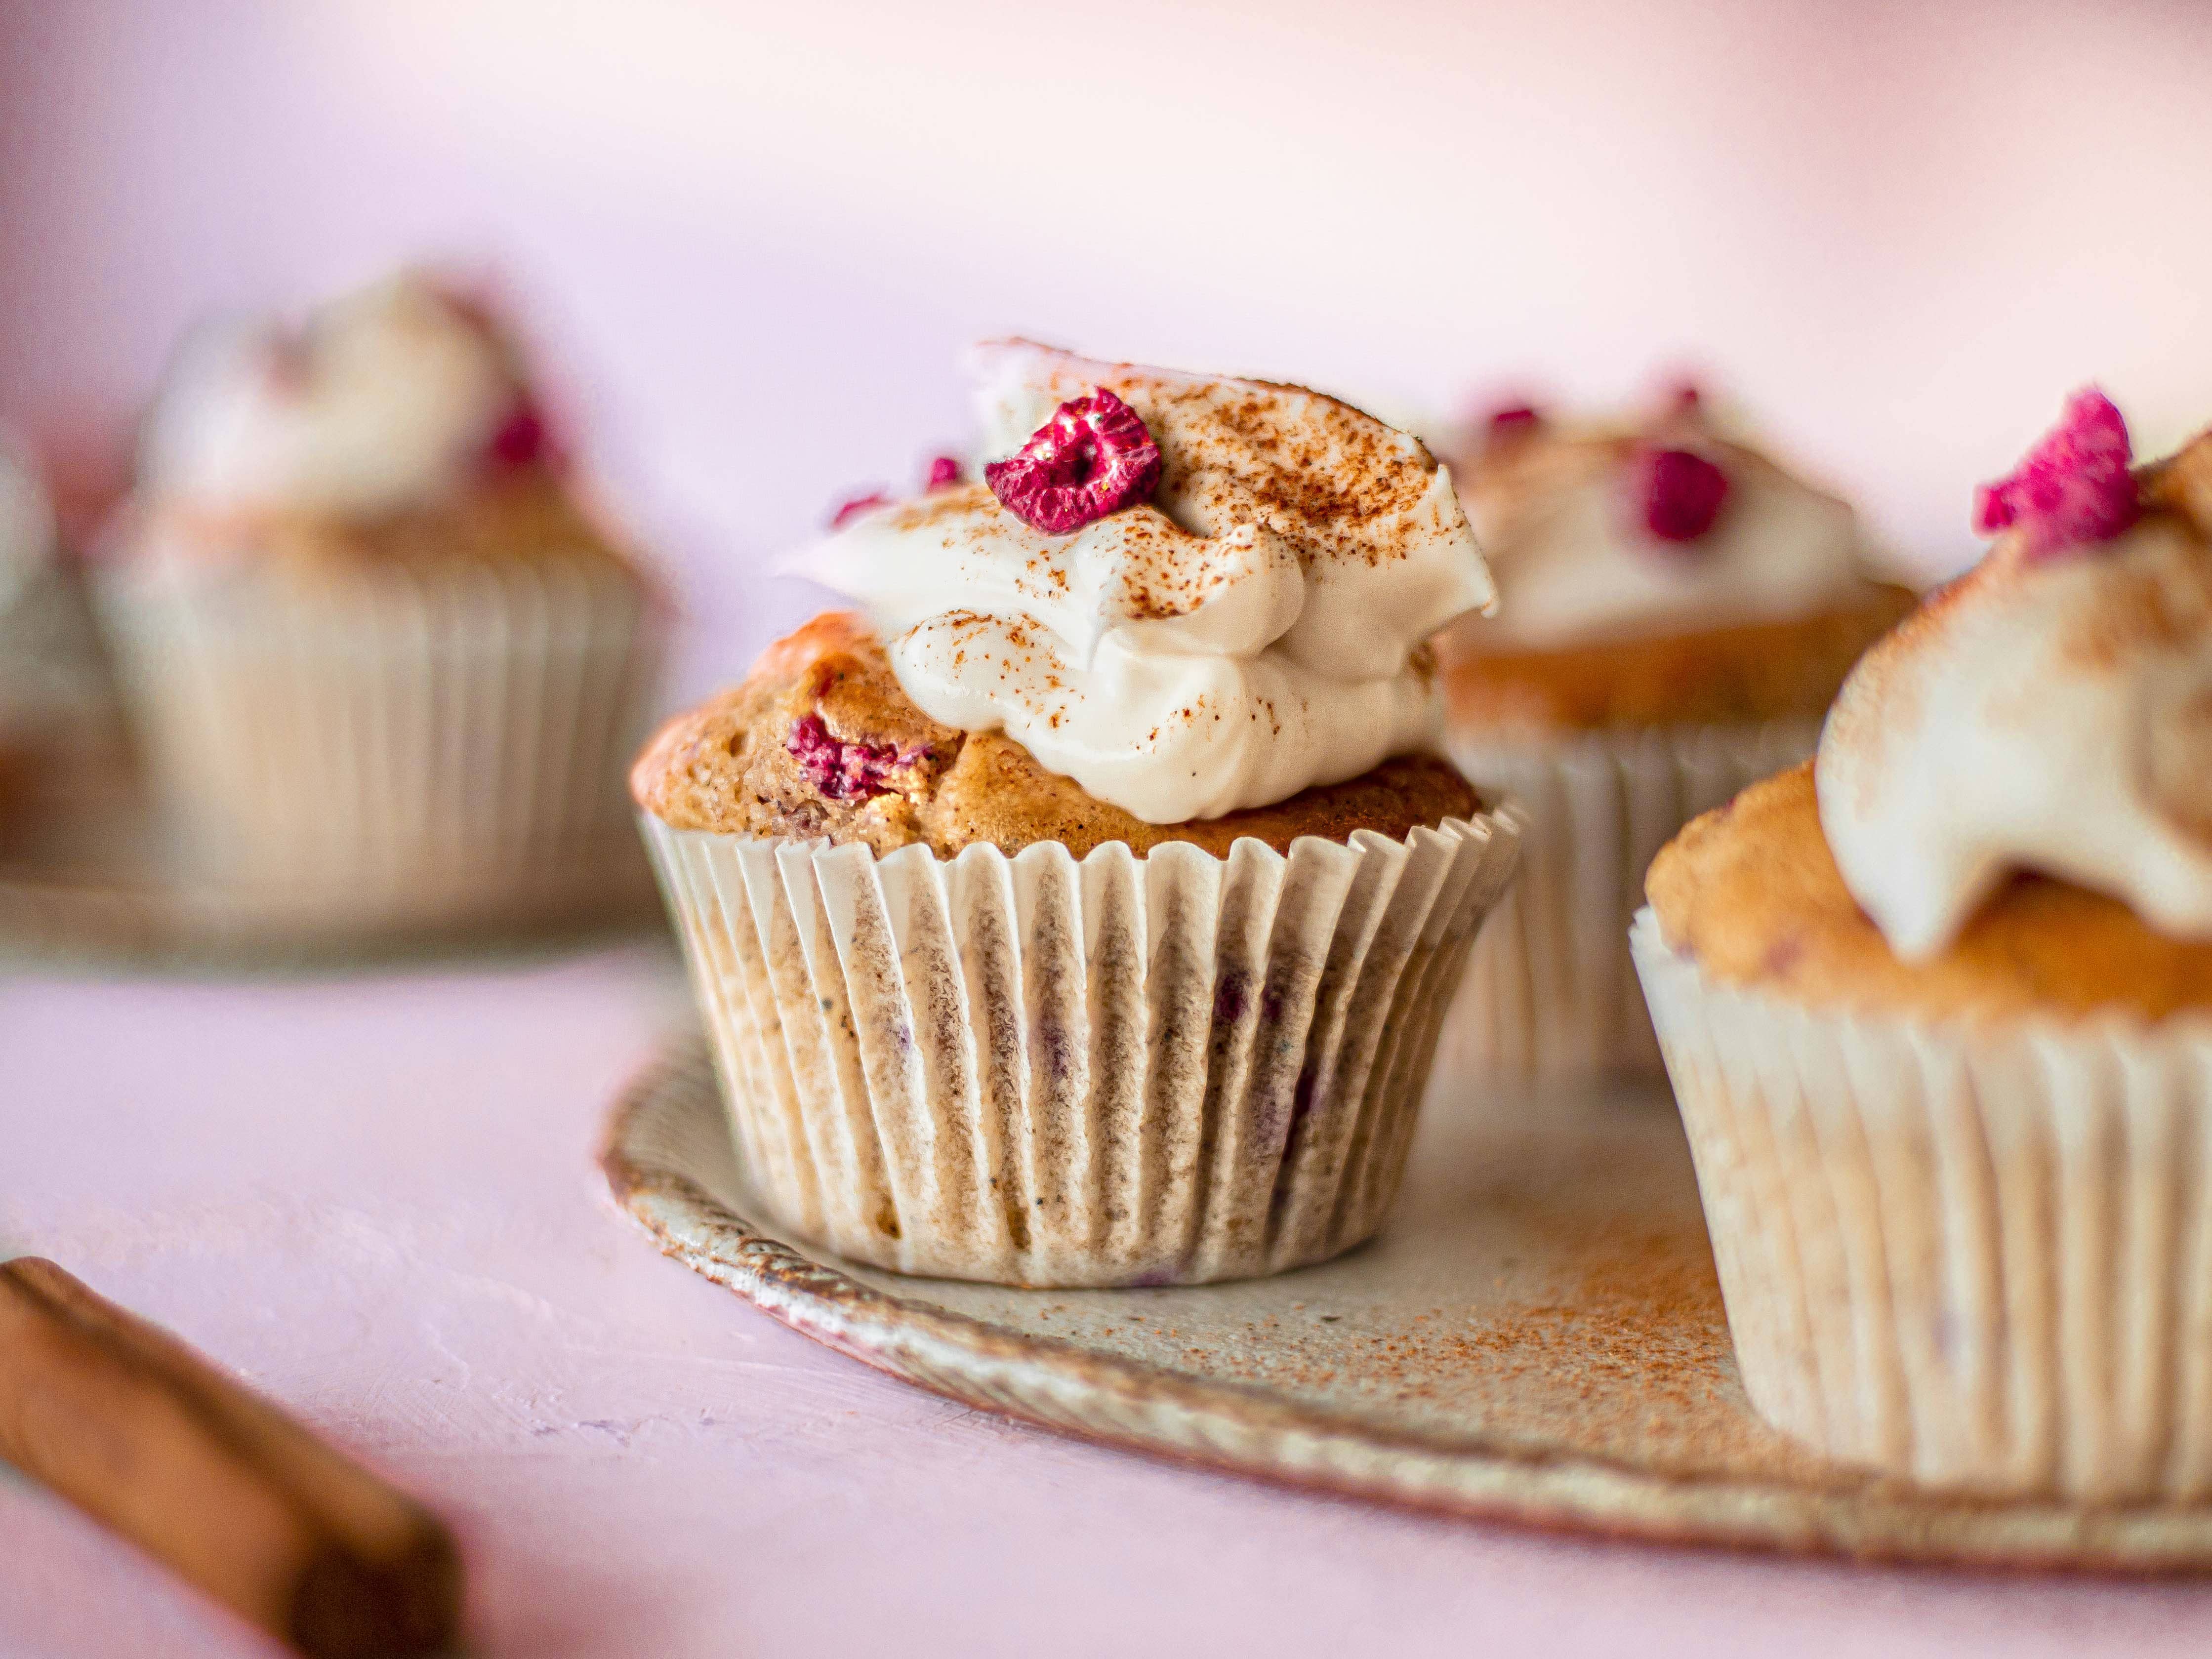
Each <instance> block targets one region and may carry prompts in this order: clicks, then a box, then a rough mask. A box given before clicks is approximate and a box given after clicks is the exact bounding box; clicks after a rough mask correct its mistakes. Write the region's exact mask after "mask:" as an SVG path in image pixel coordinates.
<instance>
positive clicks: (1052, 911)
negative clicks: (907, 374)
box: [631, 343, 1516, 1285]
mask: <svg viewBox="0 0 2212 1659" xmlns="http://www.w3.org/2000/svg"><path fill="white" fill-rule="evenodd" d="M976 367H977V369H978V374H979V379H980V380H981V393H980V398H979V402H980V405H981V415H982V422H983V428H984V430H983V447H984V451H985V453H986V454H987V455H988V456H991V457H994V458H998V459H993V460H992V461H991V462H990V464H989V465H987V466H986V467H985V468H984V477H983V479H982V480H981V481H980V482H975V483H960V482H956V481H951V480H949V479H948V480H945V482H943V483H942V485H941V487H939V488H935V489H932V490H931V491H929V493H927V495H924V496H922V497H921V498H920V499H918V500H915V501H903V502H896V503H890V504H886V505H884V506H881V507H875V508H873V509H872V510H869V511H866V512H863V513H860V514H858V515H856V516H854V518H853V519H852V520H850V522H849V523H848V525H847V526H845V527H844V528H843V529H842V530H841V531H839V532H837V533H836V534H834V535H833V536H832V537H831V538H830V539H829V541H828V542H827V543H826V544H823V545H822V546H820V547H817V548H815V549H812V550H809V551H808V553H807V554H806V555H805V557H804V559H803V560H802V561H799V562H797V563H798V564H799V566H800V568H804V569H805V572H806V574H809V575H811V576H813V577H815V578H816V579H817V580H821V581H823V582H824V583H825V584H827V585H828V586H831V587H833V588H835V589H836V590H838V591H840V592H843V593H844V594H846V595H848V597H849V598H850V599H852V600H853V601H854V602H855V603H856V604H857V605H858V606H859V607H860V613H859V614H857V615H848V614H845V613H832V614H830V615H828V616H825V617H821V618H818V619H817V621H815V622H814V623H811V624H810V625H809V626H808V627H806V628H805V629H801V630H800V631H799V633H798V634H796V635H793V636H792V637H791V638H789V639H787V640H785V641H781V642H780V643H779V644H777V645H775V646H773V647H770V648H769V651H768V652H767V653H765V654H764V655H763V657H762V659H761V660H760V662H759V664H758V665H757V666H756V668H755V669H754V671H753V673H752V675H751V677H750V678H749V679H748V680H747V681H746V683H745V684H744V685H743V686H741V687H739V688H738V690H735V691H733V692H731V693H729V694H727V695H726V696H722V697H720V698H718V699H716V700H715V701H714V702H711V703H709V704H708V705H707V706H706V707H705V708H702V709H699V710H698V711H696V712H695V713H693V714H687V715H684V716H683V717H682V718H680V719H678V720H675V721H673V722H672V723H671V724H670V725H669V726H666V727H665V729H664V730H663V731H662V732H661V733H660V734H659V737H658V738H655V739H654V740H653V743H652V744H650V745H649V746H648V747H647V750H646V751H645V753H644V755H643V756H642V757H641V758H640V759H639V761H638V763H637V765H636V768H635V770H634V771H633V773H632V776H631V786H632V789H633V792H634V793H635V796H636V799H637V800H638V802H639V804H640V805H641V807H642V808H643V809H644V812H643V823H644V827H645V831H646V835H647V841H648V842H649V844H650V845H651V847H652V848H653V854H654V859H655V862H656V864H657V866H659V871H660V874H661V879H662V885H663V888H664V890H665V892H666V894H667V896H668V899H669V902H670V905H671V909H672V910H673V912H674V914H675V916H676V920H677V921H678V927H679V931H680V932H681V933H682V935H683V937H684V943H685V947H686V951H687V955H688V957H689V959H690V967H691V971H692V975H693V978H694V982H695V987H696V990H697V992H698V995H699V1000H700V1003H701V1006H702V1012H703V1014H704V1016H705V1018H706V1020H707V1023H708V1028H709V1030H710V1031H711V1033H712V1035H713V1036H714V1042H715V1047H716V1053H717V1057H718V1060H719V1064H720V1073H721V1079H722V1085H723V1090H724V1094H725V1097H726V1101H727V1103H728V1105H729V1109H730V1113H731V1118H732V1128H733V1131H734V1133H735V1135H736V1138H737V1140H738V1145H739V1147H740V1149H741V1151H742V1152H743V1155H744V1160H745V1164H746V1168H747V1170H748V1171H749V1173H750V1176H751V1178H752V1181H753V1182H754V1185H755V1188H756V1191H757V1195H758V1196H759V1198H760V1199H761V1200H762V1201H763V1203H764V1204H765V1205H766V1206H767V1207H768V1208H769V1210H771V1211H772V1212H774V1213H775V1215H776V1217H777V1218H779V1219H780V1220H781V1222H782V1223H783V1224H784V1225H787V1226H788V1227H790V1228H792V1229H793V1231H796V1232H798V1233H799V1234H801V1235H803V1236H804V1237H807V1238H809V1239H811V1240H814V1241H816V1242H817V1243H822V1244H825V1245H827V1246H829V1248H831V1249H836V1250H837V1251H839V1252H841V1253H842V1254H844V1255H848V1256H852V1257H855V1258H858V1259H860V1260H862V1261H872V1262H876V1263H878V1264H880V1265H883V1266H886V1267H896V1268H899V1269H902V1270H904V1271H908V1272H912V1273H935V1274H944V1275H948V1276H953V1277H959V1278H969V1279H991V1280H997V1281H1001V1282H1006V1283H1014V1284H1029V1285H1107V1284H1167V1283H1179V1282H1180V1283H1189V1282H1197V1281H1202V1280H1208V1279H1228V1278H1237V1277H1243V1276H1250V1275H1254V1274H1259V1273H1271V1272H1274V1271H1278V1270H1279V1269H1282V1268H1286V1267H1297V1266H1299V1265H1302V1264H1304V1263H1307V1262H1311V1261H1320V1260H1322V1259H1324V1258H1326V1257H1328V1256H1330V1255H1336V1254H1337V1253H1339V1252H1340V1251H1342V1250H1345V1249H1349V1248H1350V1247H1351V1246H1352V1245H1354V1244H1356V1243H1359V1242H1360V1241H1361V1240H1363V1239H1364V1238H1366V1237H1369V1236H1370V1234H1372V1233H1373V1232H1374V1231H1375V1230H1376V1228H1377V1227H1378V1226H1380V1225H1381V1224H1382V1220H1383V1214H1384V1212H1385V1211H1386V1209H1387V1208H1388V1206H1389V1202H1390V1200H1391V1198H1392V1196H1393V1195H1394V1194H1395V1190H1396V1188H1397V1185H1398V1179H1399V1176H1400V1173H1401V1170H1402V1167H1403V1164H1404V1159H1405V1156H1406V1150H1407V1141H1408V1139H1409V1137H1410V1135H1411V1133H1412V1128H1413V1115H1414V1112H1415V1109H1416V1107H1417V1106H1418V1104H1419V1097H1420V1095H1421V1093H1422V1091H1423V1088H1424V1086H1425V1082H1426V1079H1427V1075H1428V1072H1429V1066H1430V1061H1431V1056H1432V1054H1433V1053H1434V1049H1435V1045H1436V1037H1437V1025H1438V1022H1439V1020H1440V1018H1441V1017H1442V1014H1443V1008H1444V1006H1445V1003H1446V1001H1447V1000H1448V999H1449V994H1450V991H1451V988H1452V987H1453V986H1454V984H1455V982H1456V981H1457V979H1458V976H1459V972H1460V969H1461V965H1462V962H1463V960H1464V957H1465V953H1466V947H1467V945H1468V940H1469V939H1470V938H1471V937H1472V935H1473V933H1474V929H1475V927H1476V926H1477V924H1478V923H1479V922H1480V920H1481V918H1482V916H1483V915H1484V914H1485V912H1486V910H1487V909H1488V908H1489V907H1490V905H1491V904H1492V902H1493V901H1494V899H1495V898H1496V897H1497V896H1498V893H1499V891H1500V890H1502V889H1503V887H1504V884H1505V883H1506V881H1507V880H1508V878H1510V874H1511V872H1512V868H1513V863H1514V858H1515V850H1516V848H1515V841H1516V837H1515V833H1514V829H1513V826H1512V825H1511V824H1510V823H1509V822H1507V821H1505V820H1503V819H1501V818H1499V817H1496V816H1495V815H1493V814H1492V813H1491V812H1490V811H1486V809H1485V807H1484V806H1483V805H1482V803H1481V802H1480V800H1478V799H1477V797H1476V795H1475V793H1474V790H1473V789H1472V788H1471V787H1469V786H1468V784H1467V783H1466V781H1464V780H1463V779H1462V778H1461V777H1460V775H1458V774H1457V773H1456V772H1455V770H1453V769H1452V768H1451V767H1450V766H1449V764H1448V763H1445V762H1443V760H1441V759H1439V758H1437V756H1436V754H1435V752H1434V747H1435V742H1436V736H1437V713H1438V711H1437V698H1436V692H1435V685H1434V678H1435V675H1434V665H1433V661H1432V659H1431V656H1430V654H1429V653H1428V650H1427V648H1426V647H1425V641H1426V640H1427V638H1428V636H1429V635H1431V633H1433V632H1434V631H1435V630H1436V629H1437V628H1439V627H1441V626H1443V624H1444V623H1448V622H1449V621H1450V620H1451V619H1452V618H1454V617H1457V616H1459V615H1460V614H1462V612H1464V611H1469V610H1472V609H1476V608H1479V607H1480V606H1482V605H1486V604H1488V603H1489V602H1490V599H1491V589H1490V583H1489V579H1488V577H1487V575H1486V573H1485V570H1484V568H1483V563H1482V560H1481V558H1480V555H1479V554H1478V552H1477V551H1476V548H1475V543H1474V536H1473V535H1472V533H1471V532H1469V530H1468V525H1467V520H1466V518H1465V516H1464V514H1463V513H1462V512H1461V510H1460V507H1459V504H1458V502H1457V501H1456V500H1455V498H1454V496H1453V494H1452V490H1451V485H1450V481H1449V477H1447V476H1446V475H1445V473H1444V472H1443V470H1442V469H1440V468H1439V467H1438V466H1437V465H1436V463H1435V462H1434V461H1433V460H1432V459H1431V458H1430V456H1429V454H1428V453H1427V452H1426V451H1425V449H1423V448H1422V447H1421V446H1420V445H1419V443H1418V442H1417V441H1414V440H1413V439H1412V438H1409V437H1407V436H1406V435H1403V434H1401V433H1399V432H1395V431H1394V430H1392V429H1391V428H1388V427H1386V426H1384V425H1383V424H1382V423H1381V422H1377V421H1376V420H1374V419H1372V418H1371V417H1370V416H1365V415H1363V414H1361V413H1360V412H1359V411H1358V410H1353V409H1351V408H1348V407H1346V405H1344V404H1340V403H1337V402H1334V400H1332V399H1329V398H1324V397H1322V396H1319V395H1318V394H1316V393H1314V392H1306V391H1304V390H1302V389H1300V388H1297V387H1295V386H1274V385H1267V384H1261V383H1257V382H1251V381H1243V380H1219V379H1209V378H1204V377H1198V376H1191V375H1184V374H1173V373H1170V372H1168V371H1164V370H1158V369H1147V368H1133V367H1131V366H1128V365H1126V364H1111V363H1103V362H1086V361H1085V360H1083V359H1080V358H1075V357H1070V356H1065V355H1063V354H1060V353H1057V352H1053V351H1048V350H1046V349H1042V348H1041V347H1036V346H1030V345H1027V344H1024V343H1000V344H996V345H993V346H989V347H985V348H982V349H980V350H979V351H978V353H977V354H976Z"/></svg>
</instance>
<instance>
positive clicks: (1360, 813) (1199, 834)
mask: <svg viewBox="0 0 2212 1659" xmlns="http://www.w3.org/2000/svg"><path fill="white" fill-rule="evenodd" d="M631 789H632V793H634V794H635V797H636V799H637V801H638V803H639V805H641V806H643V807H644V808H645V809H646V810H647V811H649V812H651V813H653V816H654V817H658V818H659V819H660V821H661V822H662V823H665V824H667V825H669V826H670V827H671V829H708V830H713V831H714V832H716V833H718V834H722V835H744V836H797V837H799V838H800V839H802V840H811V839H813V838H815V837H817V836H823V837H827V838H828V839H829V840H831V841H834V842H859V843H862V844H864V845H866V846H868V847H870V848H873V849H874V850H875V851H876V852H878V853H889V852H892V851H895V850H896V848H901V847H910V846H917V845H918V846H924V847H927V848H929V849H930V850H931V851H932V852H933V853H936V854H939V856H941V857H946V858H950V857H951V856H952V855H953V854H957V853H958V852H959V851H961V849H962V848H968V847H976V846H993V847H997V848H1000V850H1002V851H1004V852H1006V853H1009V854H1012V853H1017V852H1019V851H1020V850H1021V849H1022V848H1024V847H1026V846H1029V845H1030V844H1031V843H1033V842H1041V841H1056V842H1064V843H1065V844H1066V847H1067V849H1068V851H1069V852H1071V853H1073V854H1074V855H1075V856H1076V857H1078V858H1081V857H1083V856H1085V854H1088V853H1090V852H1091V850H1092V849H1093V848H1097V847H1103V846H1104V845H1105V844H1106V843H1107V842H1116V841H1118V842H1127V844H1128V847H1129V848H1130V850H1131V851H1132V852H1134V853H1138V854H1144V853H1147V852H1150V851H1151V850H1152V848H1155V847H1158V846H1161V845H1163V844H1164V843H1166V842H1188V843H1190V844H1192V845H1194V846H1197V847H1199V848H1203V849H1204V850H1206V851H1207V852H1209V853H1212V854H1217V855H1220V856H1226V855H1227V854H1228V852H1229V849H1230V848H1231V846H1232V845H1233V844H1234V843H1235V842H1237V840H1238V838H1240V837H1242V836H1252V837H1254V838H1255V839H1256V840H1259V841H1262V842H1266V843H1267V845H1268V846H1270V847H1272V848H1274V849H1275V850H1276V851H1277V852H1279V853H1287V852H1288V851H1289V850H1290V846H1291V842H1293V841H1295V840H1297V837H1299V836H1322V837H1323V838H1324V839H1327V840H1330V841H1339V842H1340V841H1345V840H1346V839H1348V838H1349V837H1350V836H1351V835H1352V832H1353V831H1355V830H1358V829H1370V830H1373V831H1374V832H1376V834H1378V835H1381V836H1387V837H1388V838H1389V839H1390V840H1392V841H1399V840H1402V839H1404V837H1405V836H1407V834H1408V833H1409V832H1410V831H1412V830H1413V829H1415V828H1416V827H1418V826H1420V825H1424V824H1426V825H1435V824H1437V823H1442V822H1443V820H1444V819H1446V818H1448V817H1456V818H1467V817H1473V816H1474V812H1475V810H1476V801H1475V795H1474V790H1473V789H1472V788H1470V787H1468V783H1467V781H1466V780H1465V779H1463V778H1462V777H1461V776H1460V775H1459V774H1458V773H1457V772H1455V771H1454V770H1453V769H1451V767H1450V766H1449V765H1447V764H1446V763H1444V762H1443V761H1441V760H1438V759H1437V758H1436V757H1434V756H1432V755H1425V754H1421V755H1407V756H1401V757H1397V758H1395V759H1393V760H1389V761H1385V762H1384V763H1383V764H1382V765H1380V766H1378V767H1376V768H1374V769H1371V770H1370V771H1368V772H1367V773H1365V774H1364V775H1361V776H1359V777H1358V778H1355V779H1352V780H1349V781H1346V782H1342V783H1336V784H1329V785H1324V786H1322V787H1316V788H1311V789H1304V790H1301V791H1300V792H1298V793H1297V794H1295V795H1293V796H1291V798H1290V799H1287V800H1283V801H1277V802H1274V803H1273V804H1272V805H1267V806H1260V807H1252V808H1248V809H1246V810H1244V811H1236V812H1229V813H1225V814H1224V815H1223V816H1222V817H1215V818H1201V819H1197V820H1194V821H1193V822H1190V823H1168V824H1156V823H1146V822H1145V821H1144V820H1143V819H1141V818H1139V817H1134V816H1133V815H1132V814H1131V813H1128V812H1127V811H1123V810H1122V809H1121V808H1120V807H1118V806H1115V805H1110V804H1109V803H1107V802H1104V801H1101V800H1098V799H1094V798H1093V797H1092V796H1091V795H1090V794H1088V793H1085V790H1084V789H1083V787H1082V786H1081V785H1079V784H1078V783H1076V782H1075V781H1073V779H1070V778H1066V777H1062V776H1060V775H1058V774H1056V773H1054V772H1049V771H1047V770H1046V769H1044V768H1043V767H1042V766H1041V765H1039V764H1038V763H1037V762H1036V759H1035V757H1032V756H1031V755H1030V753H1029V751H1028V750H1025V749H1024V748H1023V747H1022V745H1021V744H1018V743H1016V742H1014V741H1013V740H1012V738H1008V737H1006V735H1005V734H1004V733H1003V732H963V731H960V730H959V729H957V728H956V727H953V726H945V725H942V724H940V723H939V722H938V721H936V720H932V719H930V718H929V716H928V715H927V714H923V713H922V712H921V710H920V709H919V708H915V706H914V704H913V702H911V701H909V700H908V697H907V696H906V693H905V692H904V691H903V690H901V689H900V687H899V683H898V679H897V678H896V675H895V674H893V672H892V671H891V664H890V657H889V656H888V655H887V654H886V653H885V652H884V645H883V641H881V640H880V639H878V637H877V636H876V635H875V633H874V632H873V630H872V629H870V628H869V627H868V625H867V623H866V622H865V621H863V620H862V619H861V618H860V617H855V616H853V615H851V614H850V613H848V612H844V611H830V612H828V613H827V614H825V615H823V616H821V617H816V618H815V619H814V620H813V621H812V622H811V623H808V624H807V625H806V626H805V627H804V628H802V629H799V631H798V632H797V633H795V634H793V635H790V636H789V637H788V638H786V639H782V640H779V641H776V642H775V644H774V645H772V646H770V647H769V648H768V650H767V651H765V652H763V653H762V655H761V659H760V660H759V661H758V662H757V663H756V664H755V665H754V666H753V671H752V672H751V674H750V675H749V676H748V677H747V678H746V679H745V682H744V684H743V685H741V686H739V687H738V689H737V690H734V691H729V692H726V693H724V694H723V695H722V696H719V697H716V698H715V699H714V700H713V701H712V702H709V703H708V704H707V705H706V706H705V707H704V708H699V709H697V710H695V711H694V712H692V713H690V714H684V715H681V716H679V717H678V718H677V719H675V720H671V721H670V722H669V723H668V724H667V725H666V726H664V727H663V728H662V729H661V731H660V732H659V735H658V736H657V737H655V738H653V742H652V743H651V744H648V745H647V748H646V750H645V752H644V753H643V754H642V755H641V756H640V757H639V758H638V763H637V765H636V768H635V770H634V771H633V772H632V774H631Z"/></svg>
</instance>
